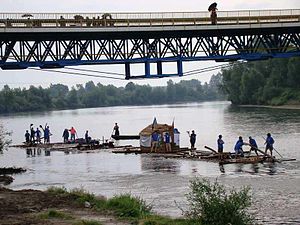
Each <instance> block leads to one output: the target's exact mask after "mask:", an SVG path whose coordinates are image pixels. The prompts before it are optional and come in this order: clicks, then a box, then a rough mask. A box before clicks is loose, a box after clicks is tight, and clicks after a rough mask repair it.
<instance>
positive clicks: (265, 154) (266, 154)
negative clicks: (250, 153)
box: [250, 145, 280, 162]
mask: <svg viewBox="0 0 300 225" xmlns="http://www.w3.org/2000/svg"><path fill="white" fill-rule="evenodd" d="M250 146H251V145H250ZM251 147H252V148H253V149H255V150H256V151H258V152H260V153H262V154H263V155H264V156H267V157H269V158H271V159H273V160H274V161H275V162H280V161H279V160H277V159H275V158H274V157H273V156H271V155H269V154H268V153H265V152H264V151H262V150H260V149H258V148H256V147H254V146H251Z"/></svg>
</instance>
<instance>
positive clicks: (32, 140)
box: [30, 126, 35, 143]
mask: <svg viewBox="0 0 300 225" xmlns="http://www.w3.org/2000/svg"><path fill="white" fill-rule="evenodd" d="M34 137H35V131H34V128H33V126H31V127H30V141H31V142H32V143H34V142H35V138H34Z"/></svg>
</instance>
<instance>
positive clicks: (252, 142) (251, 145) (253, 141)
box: [249, 136, 258, 156]
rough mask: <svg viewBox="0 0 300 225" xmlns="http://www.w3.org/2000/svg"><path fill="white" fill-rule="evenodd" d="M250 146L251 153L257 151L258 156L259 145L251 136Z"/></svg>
mask: <svg viewBox="0 0 300 225" xmlns="http://www.w3.org/2000/svg"><path fill="white" fill-rule="evenodd" d="M249 145H250V147H251V148H250V152H251V151H255V153H256V155H257V156H258V152H257V149H258V147H257V143H256V141H255V139H253V138H252V137H251V136H250V137H249Z"/></svg>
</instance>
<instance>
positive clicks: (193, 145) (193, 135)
mask: <svg viewBox="0 0 300 225" xmlns="http://www.w3.org/2000/svg"><path fill="white" fill-rule="evenodd" d="M188 134H189V136H190V143H191V149H192V150H193V149H195V143H196V134H195V131H194V130H192V133H191V134H190V133H189V132H188Z"/></svg>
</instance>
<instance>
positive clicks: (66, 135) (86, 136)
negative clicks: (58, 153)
mask: <svg viewBox="0 0 300 225" xmlns="http://www.w3.org/2000/svg"><path fill="white" fill-rule="evenodd" d="M62 137H63V139H64V143H69V142H71V143H74V142H76V137H77V138H78V135H77V131H76V129H75V128H74V127H71V128H70V129H67V128H66V129H64V131H63V134H62ZM69 137H70V140H69ZM84 140H85V143H86V144H89V143H90V142H91V140H92V138H91V137H90V136H89V131H88V130H86V131H85V134H84Z"/></svg>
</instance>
